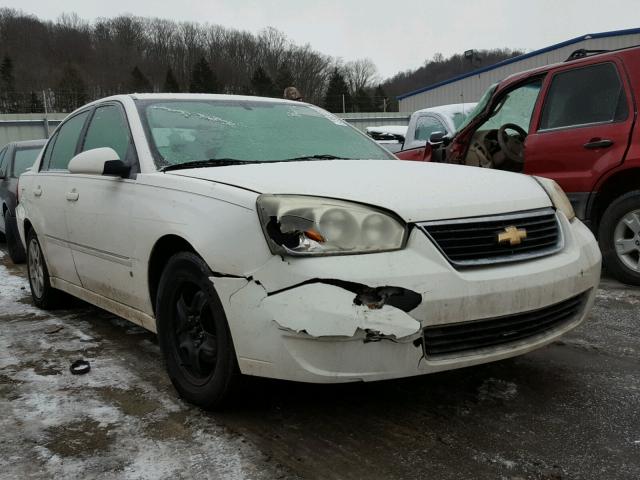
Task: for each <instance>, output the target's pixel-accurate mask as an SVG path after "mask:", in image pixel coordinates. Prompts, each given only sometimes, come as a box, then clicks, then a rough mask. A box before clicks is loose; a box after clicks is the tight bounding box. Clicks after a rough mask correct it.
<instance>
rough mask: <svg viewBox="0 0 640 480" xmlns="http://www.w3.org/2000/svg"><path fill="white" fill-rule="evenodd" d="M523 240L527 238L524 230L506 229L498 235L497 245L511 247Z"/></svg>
mask: <svg viewBox="0 0 640 480" xmlns="http://www.w3.org/2000/svg"><path fill="white" fill-rule="evenodd" d="M525 238H527V231H526V230H525V229H524V228H517V227H507V228H505V229H504V231H503V232H500V233H499V234H498V243H499V244H500V245H504V244H506V243H508V244H509V245H511V246H514V245H520V244H521V243H522V241H523V240H524V239H525Z"/></svg>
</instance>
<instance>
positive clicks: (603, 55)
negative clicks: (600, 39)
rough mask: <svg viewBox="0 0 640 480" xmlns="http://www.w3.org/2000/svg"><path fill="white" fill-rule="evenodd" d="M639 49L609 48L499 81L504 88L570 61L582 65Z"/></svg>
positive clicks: (572, 63)
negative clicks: (595, 59) (594, 59)
mask: <svg viewBox="0 0 640 480" xmlns="http://www.w3.org/2000/svg"><path fill="white" fill-rule="evenodd" d="M637 50H640V46H638V45H634V46H631V47H625V48H619V49H615V50H608V51H603V52H599V53H594V54H591V55H586V56H584V57H580V58H575V59H571V58H569V59H567V60H565V61H564V62H556V63H552V64H549V65H544V66H542V67H536V68H531V69H529V70H524V71H522V72H518V73H513V74H511V75H509V76H508V77H506V78H504V79H503V80H502V81H501V82H500V83H499V85H500V90H502V89H503V88H504V87H507V86H510V85H513V84H514V83H517V82H519V81H520V80H524V79H526V78H530V77H535V76H536V75H538V74H541V73H545V72H548V71H551V70H553V69H555V68H558V67H560V66H564V65H567V64H569V63H570V64H571V65H580V64H582V63H591V60H592V59H593V58H603V59H606V58H607V57H608V56H615V55H617V54H620V53H624V54H626V52H627V51H630V52H633V51H637Z"/></svg>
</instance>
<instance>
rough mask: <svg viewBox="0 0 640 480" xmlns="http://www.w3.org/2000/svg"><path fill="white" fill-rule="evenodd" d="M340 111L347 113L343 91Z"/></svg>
mask: <svg viewBox="0 0 640 480" xmlns="http://www.w3.org/2000/svg"><path fill="white" fill-rule="evenodd" d="M342 113H347V108H346V105H345V103H344V93H343V94H342Z"/></svg>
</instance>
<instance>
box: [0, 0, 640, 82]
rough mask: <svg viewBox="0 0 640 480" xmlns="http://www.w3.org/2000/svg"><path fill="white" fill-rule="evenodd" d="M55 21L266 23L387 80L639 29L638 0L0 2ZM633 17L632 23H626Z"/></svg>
mask: <svg viewBox="0 0 640 480" xmlns="http://www.w3.org/2000/svg"><path fill="white" fill-rule="evenodd" d="M2 6H8V7H12V8H17V9H22V10H24V11H25V12H28V13H32V14H35V15H37V16H39V17H41V18H46V19H51V20H53V19H56V18H57V17H58V16H59V15H60V14H61V13H63V12H75V13H77V14H78V15H79V16H81V17H83V18H85V19H88V20H92V19H95V18H97V17H113V16H116V15H118V14H122V13H131V14H134V15H140V16H145V17H161V18H169V19H173V20H191V21H198V22H208V23H214V24H221V25H224V26H227V27H235V28H238V29H243V30H249V31H252V32H258V31H259V30H261V29H263V28H264V27H267V26H272V27H275V28H277V29H279V30H281V31H282V32H284V33H285V34H286V35H287V36H288V37H289V38H290V39H291V40H293V41H294V42H296V43H298V44H305V43H309V44H311V46H312V47H313V48H314V49H316V50H319V51H321V52H323V53H327V54H330V55H332V56H336V57H342V58H343V59H344V60H353V59H355V58H362V57H369V58H371V59H372V60H373V61H374V62H375V64H376V65H377V66H378V69H379V72H380V76H381V77H382V78H386V77H389V76H392V75H393V74H395V73H397V72H399V71H402V70H407V69H412V68H416V67H418V66H420V65H422V64H423V63H424V61H425V59H428V58H431V57H432V56H433V54H434V53H436V52H440V53H443V54H444V55H445V56H447V55H450V54H452V53H460V52H463V51H464V50H467V49H470V48H477V49H480V48H502V47H508V48H518V49H525V50H535V49H538V48H542V47H545V46H547V45H550V44H553V43H557V42H561V41H563V40H567V39H569V38H573V37H577V36H580V35H584V34H586V33H596V32H603V31H609V30H618V29H623V28H632V27H640V16H638V11H639V9H638V0H608V1H603V0H579V1H576V0H530V1H528V2H524V1H520V0H483V1H471V0H454V1H447V0H437V1H435V0H396V1H390V0H315V1H313V0H175V1H162V0H99V1H96V0H56V1H49V0H2ZM634 22H635V24H634Z"/></svg>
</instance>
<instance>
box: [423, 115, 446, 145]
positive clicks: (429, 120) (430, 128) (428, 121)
mask: <svg viewBox="0 0 640 480" xmlns="http://www.w3.org/2000/svg"><path fill="white" fill-rule="evenodd" d="M435 132H444V133H447V129H446V128H445V126H444V125H443V124H442V122H441V121H440V120H438V119H437V118H436V117H432V116H430V115H429V116H424V117H420V118H418V121H417V122H416V140H429V137H431V134H432V133H435Z"/></svg>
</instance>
